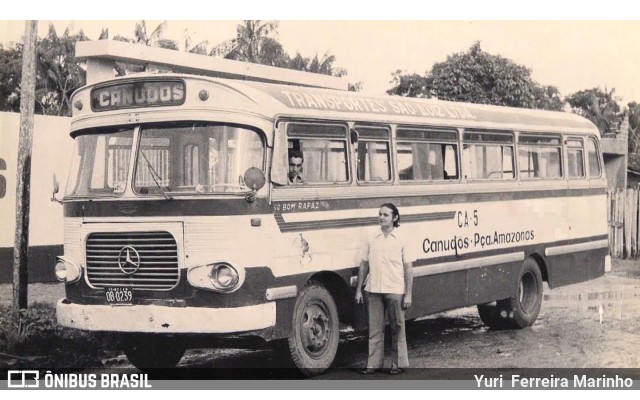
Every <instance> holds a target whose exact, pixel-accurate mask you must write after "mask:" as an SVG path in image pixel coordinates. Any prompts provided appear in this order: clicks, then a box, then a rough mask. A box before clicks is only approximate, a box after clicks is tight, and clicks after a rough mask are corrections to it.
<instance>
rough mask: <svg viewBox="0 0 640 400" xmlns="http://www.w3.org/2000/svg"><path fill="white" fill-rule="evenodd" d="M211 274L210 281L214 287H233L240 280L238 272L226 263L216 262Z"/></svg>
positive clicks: (223, 288)
mask: <svg viewBox="0 0 640 400" xmlns="http://www.w3.org/2000/svg"><path fill="white" fill-rule="evenodd" d="M212 272H213V273H212V274H211V283H212V284H213V286H214V287H216V288H218V289H222V290H230V289H233V288H234V287H235V286H236V285H237V284H238V281H239V280H240V277H239V276H238V272H237V271H236V270H235V268H233V267H231V266H229V265H227V264H218V265H216V266H215V267H214V269H213V271H212Z"/></svg>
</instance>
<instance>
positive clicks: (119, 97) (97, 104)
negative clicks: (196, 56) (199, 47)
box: [91, 80, 185, 111]
mask: <svg viewBox="0 0 640 400" xmlns="http://www.w3.org/2000/svg"><path fill="white" fill-rule="evenodd" d="M184 100H185V84H184V82H183V81H180V80H171V81H166V80H163V81H138V82H123V83H118V84H115V85H109V86H101V87H96V88H94V89H93V90H91V109H92V110H93V111H111V110H121V109H127V108H140V107H163V106H179V105H182V104H184Z"/></svg>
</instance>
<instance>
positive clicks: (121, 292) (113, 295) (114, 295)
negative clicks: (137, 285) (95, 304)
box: [104, 287, 133, 304]
mask: <svg viewBox="0 0 640 400" xmlns="http://www.w3.org/2000/svg"><path fill="white" fill-rule="evenodd" d="M104 294H105V297H106V299H107V303H109V304H131V303H132V302H133V291H131V289H129V288H119V287H118V288H107V289H106V290H105V292H104Z"/></svg>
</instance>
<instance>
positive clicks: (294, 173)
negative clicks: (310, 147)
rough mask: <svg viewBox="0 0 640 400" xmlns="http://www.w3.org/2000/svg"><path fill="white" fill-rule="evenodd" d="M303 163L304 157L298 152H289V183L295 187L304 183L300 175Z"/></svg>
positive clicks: (302, 176)
mask: <svg viewBox="0 0 640 400" xmlns="http://www.w3.org/2000/svg"><path fill="white" fill-rule="evenodd" d="M303 163H304V156H303V155H302V152H301V151H299V150H295V149H294V150H289V183H290V184H293V185H296V184H301V183H305V179H304V175H303V174H302V171H303V166H302V164H303Z"/></svg>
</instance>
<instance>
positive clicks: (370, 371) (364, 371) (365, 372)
mask: <svg viewBox="0 0 640 400" xmlns="http://www.w3.org/2000/svg"><path fill="white" fill-rule="evenodd" d="M360 373H361V374H362V375H371V374H375V373H376V370H375V369H373V368H367V369H362V370H360Z"/></svg>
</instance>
